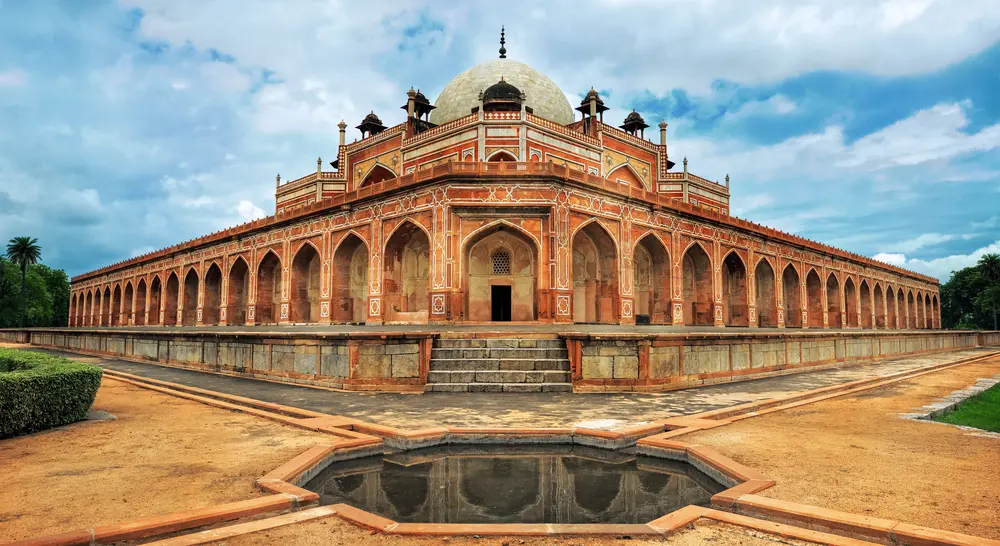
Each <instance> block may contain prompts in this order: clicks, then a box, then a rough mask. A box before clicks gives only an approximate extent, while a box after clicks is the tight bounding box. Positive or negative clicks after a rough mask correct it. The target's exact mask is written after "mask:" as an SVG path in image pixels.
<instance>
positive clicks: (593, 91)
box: [583, 87, 601, 102]
mask: <svg viewBox="0 0 1000 546" xmlns="http://www.w3.org/2000/svg"><path fill="white" fill-rule="evenodd" d="M600 98H601V96H600V95H599V94H598V93H597V90H596V89H594V88H593V87H591V88H590V91H587V96H585V97H583V100H584V102H586V101H588V100H590V99H600Z"/></svg>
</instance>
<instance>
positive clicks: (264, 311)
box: [254, 251, 281, 324]
mask: <svg viewBox="0 0 1000 546" xmlns="http://www.w3.org/2000/svg"><path fill="white" fill-rule="evenodd" d="M280 308H281V260H279V259H278V255H277V254H275V253H274V252H272V251H268V252H267V254H266V255H264V259H262V260H261V261H260V265H258V266H257V292H256V301H255V302H254V322H255V323H257V324H274V323H276V322H278V311H279V309H280Z"/></svg>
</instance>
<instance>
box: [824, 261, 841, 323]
mask: <svg viewBox="0 0 1000 546" xmlns="http://www.w3.org/2000/svg"><path fill="white" fill-rule="evenodd" d="M826 312H827V321H828V322H827V326H829V327H830V328H843V327H844V324H843V322H842V321H841V320H840V281H838V280H837V276H836V275H834V274H833V273H830V276H829V277H827V279H826Z"/></svg>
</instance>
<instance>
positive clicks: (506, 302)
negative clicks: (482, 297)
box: [490, 285, 510, 322]
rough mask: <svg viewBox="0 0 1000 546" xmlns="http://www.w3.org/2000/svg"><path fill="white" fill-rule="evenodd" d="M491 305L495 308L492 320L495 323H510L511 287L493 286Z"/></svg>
mask: <svg viewBox="0 0 1000 546" xmlns="http://www.w3.org/2000/svg"><path fill="white" fill-rule="evenodd" d="M490 304H491V305H492V307H493V313H492V316H493V318H492V319H491V320H493V321H495V322H510V286H500V285H493V286H491V287H490Z"/></svg>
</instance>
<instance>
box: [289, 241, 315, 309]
mask: <svg viewBox="0 0 1000 546" xmlns="http://www.w3.org/2000/svg"><path fill="white" fill-rule="evenodd" d="M291 269H292V271H291V285H290V286H289V296H288V297H289V300H290V301H289V304H290V305H289V307H290V309H289V312H290V313H291V316H290V317H289V320H290V321H292V322H298V323H311V322H319V308H320V301H319V300H320V278H321V275H322V260H321V259H320V256H319V252H318V251H317V250H316V247H314V246H313V245H311V244H308V243H305V244H303V245H302V247H301V248H299V251H298V252H297V253H295V257H294V258H293V259H292V268H291Z"/></svg>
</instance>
